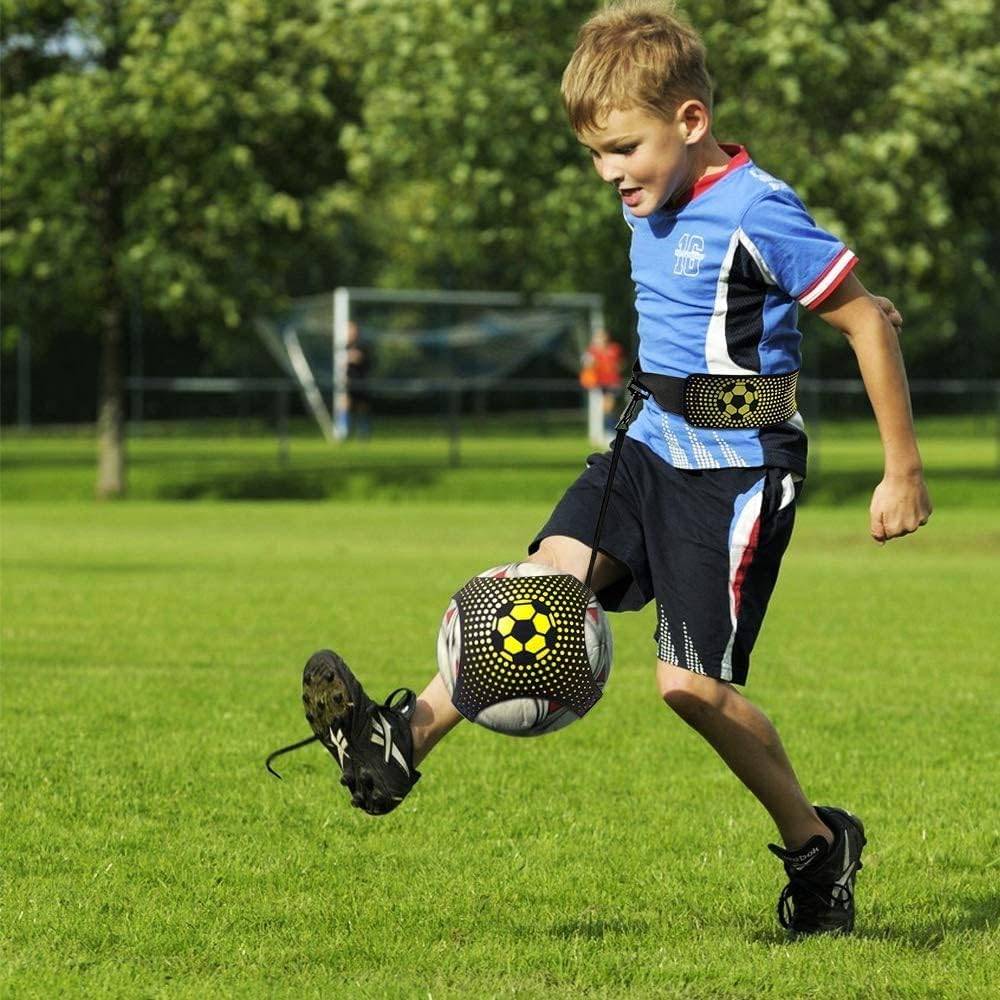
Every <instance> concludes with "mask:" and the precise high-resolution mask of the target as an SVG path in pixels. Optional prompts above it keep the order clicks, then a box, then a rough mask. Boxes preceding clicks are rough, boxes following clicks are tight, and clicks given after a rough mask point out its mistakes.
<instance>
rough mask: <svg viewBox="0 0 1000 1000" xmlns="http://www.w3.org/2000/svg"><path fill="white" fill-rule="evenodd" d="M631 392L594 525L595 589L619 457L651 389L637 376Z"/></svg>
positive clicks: (630, 385)
mask: <svg viewBox="0 0 1000 1000" xmlns="http://www.w3.org/2000/svg"><path fill="white" fill-rule="evenodd" d="M627 389H628V392H629V394H630V396H629V401H628V403H627V404H626V405H625V409H624V410H622V415H621V416H620V417H619V418H618V423H617V424H615V441H614V444H613V445H612V446H611V464H610V465H609V466H608V481H607V483H605V485H604V496H603V497H602V498H601V510H600V513H599V514H598V515H597V524H596V526H595V527H594V541H593V542H592V543H591V546H590V565H589V566H588V567H587V579H586V581H585V583H586V585H587V589H588V590H593V589H594V588H593V587H592V586H591V583H590V581H591V580H592V578H593V576H594V566H595V564H596V563H597V550H598V547H599V545H600V544H601V534H602V533H603V531H604V521H605V518H607V516H608V507H609V506H610V504H611V491H612V488H613V487H614V484H615V472H616V470H617V469H618V459H619V457H620V456H621V453H622V445H624V444H625V435H626V434H627V433H628V429H629V425H630V424H631V423H632V421H633V420H634V419H635V415H636V411H637V410H638V409H639V404H640V402H641V401H642V400H644V399H649V396H650V392H649V390H648V389H647V388H646V387H645V386H643V385H640V384H639V383H638V382H637V381H636V380H635V378H631V379H629V383H628V386H627Z"/></svg>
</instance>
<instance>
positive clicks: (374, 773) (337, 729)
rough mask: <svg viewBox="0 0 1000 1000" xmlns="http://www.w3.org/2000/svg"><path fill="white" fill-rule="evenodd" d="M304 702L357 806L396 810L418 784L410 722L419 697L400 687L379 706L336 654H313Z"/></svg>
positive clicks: (306, 673) (381, 811)
mask: <svg viewBox="0 0 1000 1000" xmlns="http://www.w3.org/2000/svg"><path fill="white" fill-rule="evenodd" d="M302 703H303V705H304V706H305V712H306V720H307V721H308V722H309V725H310V726H312V730H313V733H314V734H315V736H316V738H317V739H318V740H319V741H320V742H321V743H322V744H323V746H325V747H326V749H327V750H329V751H330V753H331V754H332V755H333V759H334V760H335V761H336V762H337V765H338V766H339V767H340V769H341V771H343V772H344V774H343V777H342V778H341V779H340V783H341V784H342V785H345V786H346V787H347V788H348V790H349V791H350V793H351V805H353V806H355V807H357V808H358V809H363V810H364V811H365V812H367V813H371V814H372V815H373V816H380V815H382V814H384V813H388V812H392V810H393V809H395V808H396V806H398V805H399V803H400V802H402V801H403V799H404V798H405V797H406V795H407V793H408V792H409V791H410V789H411V788H412V787H413V786H414V785H415V784H416V783H417V779H418V778H419V777H420V772H419V771H417V770H416V768H414V766H413V736H412V734H411V732H410V720H411V719H412V718H413V712H414V709H415V708H416V704H417V696H416V695H415V694H414V693H413V692H412V691H411V690H409V689H408V688H397V689H396V690H395V691H393V692H392V694H390V695H389V697H388V698H386V700H385V703H384V704H382V705H377V704H375V702H373V701H372V700H371V698H369V697H368V695H367V694H365V690H364V688H363V687H362V686H361V684H360V682H359V681H358V679H357V678H356V677H355V676H354V674H353V673H351V669H350V667H348V666H347V664H346V663H344V661H343V660H342V659H341V658H340V657H339V656H338V655H337V654H336V653H334V652H332V651H331V650H329V649H321V650H320V651H319V652H318V653H313V655H312V656H311V657H310V658H309V662H308V663H306V666H305V670H304V671H303V673H302Z"/></svg>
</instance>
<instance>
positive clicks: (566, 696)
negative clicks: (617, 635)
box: [437, 562, 613, 736]
mask: <svg viewBox="0 0 1000 1000" xmlns="http://www.w3.org/2000/svg"><path fill="white" fill-rule="evenodd" d="M612 651H613V643H612V638H611V629H610V628H609V626H608V620H607V617H606V616H605V614H604V610H603V608H602V607H601V606H600V604H598V603H597V598H596V597H595V596H594V595H593V594H592V593H591V592H590V591H589V590H587V588H586V587H584V585H583V584H582V583H580V581H579V580H577V579H576V578H575V577H572V576H568V575H566V574H564V573H559V572H558V571H557V570H554V569H552V568H551V567H549V566H542V565H540V564H539V563H532V562H519V563H510V564H508V565H506V566H494V567H493V568H492V569H488V570H485V571H484V572H482V573H480V574H479V575H478V576H474V577H473V578H472V579H471V580H469V582H468V583H466V585H465V586H464V587H463V588H462V589H461V590H460V591H459V592H458V593H457V594H455V596H454V597H453V598H452V600H451V603H450V604H449V605H448V610H447V611H446V612H445V615H444V619H443V620H442V622H441V629H440V631H439V633H438V642H437V658H438V671H439V672H440V674H441V677H442V679H443V680H444V682H445V685H446V686H447V688H448V691H449V693H450V694H451V697H452V703H453V704H454V705H455V707H456V708H457V709H458V710H459V711H460V712H461V713H462V715H464V716H465V717H466V718H467V719H470V720H471V721H472V722H475V723H476V724H477V725H480V726H485V727H486V728H487V729H492V730H494V731H495V732H499V733H506V734H507V735H509V736H541V735H542V734H544V733H551V732H555V731H556V730H557V729H562V728H564V727H565V726H568V725H569V724H570V723H571V722H575V721H576V720H577V719H579V718H581V717H582V716H583V715H584V714H585V713H586V712H587V711H588V710H589V709H590V708H592V707H593V705H594V704H595V703H596V702H597V700H598V699H599V698H600V696H601V692H602V691H603V689H604V686H605V684H607V681H608V677H609V676H610V673H611V655H612Z"/></svg>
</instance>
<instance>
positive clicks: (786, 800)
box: [656, 660, 833, 850]
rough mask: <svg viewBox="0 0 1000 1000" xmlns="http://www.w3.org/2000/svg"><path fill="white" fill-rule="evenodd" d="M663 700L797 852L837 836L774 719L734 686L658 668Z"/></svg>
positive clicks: (662, 666) (659, 665)
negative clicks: (708, 746) (803, 783)
mask: <svg viewBox="0 0 1000 1000" xmlns="http://www.w3.org/2000/svg"><path fill="white" fill-rule="evenodd" d="M656 672H657V681H658V683H659V687H660V693H661V695H662V696H663V700H664V701H665V702H666V703H667V704H668V705H669V706H670V707H671V708H672V709H673V710H674V711H675V712H676V713H677V714H678V715H679V716H680V717H681V718H682V719H683V720H684V721H685V722H687V723H688V725H690V726H691V727H692V728H693V729H695V731H697V732H698V733H699V734H700V735H701V736H703V737H704V738H705V739H706V740H707V741H708V742H709V743H710V744H711V745H712V747H714V749H715V751H716V752H717V753H718V754H719V756H720V757H721V758H722V759H723V760H724V761H725V762H726V764H727V765H728V767H729V769H730V770H731V771H732V772H733V773H734V774H735V775H736V777H738V778H739V779H740V781H742V782H743V784H744V785H746V787H747V788H748V789H749V790H750V791H751V792H752V793H753V794H754V796H755V797H756V798H757V799H758V801H759V802H760V803H761V805H762V806H763V807H764V808H765V809H766V810H767V811H768V813H769V814H770V816H771V818H772V819H773V820H774V823H775V825H776V826H777V828H778V832H779V834H780V836H781V838H782V840H783V841H784V844H785V847H786V848H787V849H789V850H795V849H796V848H799V847H802V846H803V845H804V844H806V843H807V842H808V841H809V839H810V838H812V837H814V836H816V835H817V834H818V835H820V836H822V837H823V838H824V839H825V840H826V841H828V842H832V839H833V835H832V833H831V831H830V830H829V828H828V827H827V826H826V824H824V823H823V821H822V820H821V819H820V818H819V816H818V815H817V814H816V810H815V809H814V808H813V806H812V804H811V803H810V802H809V799H808V798H807V797H806V795H805V793H804V792H803V790H802V786H801V785H800V784H799V781H798V778H796V776H795V771H794V769H793V768H792V764H791V761H789V759H788V755H787V754H786V753H785V750H784V747H783V746H782V745H781V738H780V737H779V736H778V732H777V730H776V729H775V728H774V726H773V724H772V723H771V721H770V719H768V718H767V716H766V715H764V713H763V712H762V711H761V710H760V709H759V708H757V706H756V705H754V704H753V703H752V702H751V701H749V700H748V699H747V698H745V697H744V696H743V695H742V694H740V693H739V692H738V691H737V690H736V689H735V688H734V687H733V686H732V685H730V684H726V683H724V682H721V681H717V680H715V679H714V678H712V677H705V676H702V675H701V674H695V673H692V672H691V671H689V670H684V669H683V668H682V667H678V666H675V665H673V664H669V663H664V662H663V661H662V660H660V661H658V662H657V671H656Z"/></svg>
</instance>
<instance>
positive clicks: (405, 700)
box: [264, 688, 417, 781]
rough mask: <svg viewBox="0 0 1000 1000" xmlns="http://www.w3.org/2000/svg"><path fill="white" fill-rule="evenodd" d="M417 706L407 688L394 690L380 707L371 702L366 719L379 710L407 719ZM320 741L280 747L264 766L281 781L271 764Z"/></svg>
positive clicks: (315, 740) (415, 698)
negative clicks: (284, 755) (385, 709)
mask: <svg viewBox="0 0 1000 1000" xmlns="http://www.w3.org/2000/svg"><path fill="white" fill-rule="evenodd" d="M397 695H402V696H403V697H402V698H400V699H398V702H397V703H396V704H393V702H394V701H396V696H397ZM416 704H417V696H416V694H415V693H414V692H413V691H411V690H410V689H409V688H396V690H395V691H393V692H392V693H391V694H390V695H389V697H388V698H386V699H385V701H384V702H383V703H382V704H381V705H376V704H375V702H372V703H371V704H370V705H369V706H368V717H369V718H371V716H372V713H373V712H376V711H378V709H380V708H387V709H389V710H390V711H393V712H399V714H400V715H402V716H404V717H408V716H410V715H412V714H413V709H414V708H415V707H416ZM319 739H320V737H319V736H317V735H316V734H315V733H314V734H313V735H312V736H308V737H306V739H304V740H299V742H298V743H290V744H289V745H288V746H287V747H281V748H280V749H278V750H275V751H274V752H273V753H271V754H268V757H267V760H265V761H264V766H265V767H266V768H267V769H268V771H270V772H271V774H273V775H274V776H275V777H276V778H277V779H278V780H279V781H281V780H282V778H281V775H280V774H278V772H277V771H275V769H274V768H273V767H271V762H272V761H273V760H275V759H276V758H277V757H280V756H281V755H282V754H286V753H291V752H292V751H293V750H301V749H302V747H306V746H309V744H310V743H316V742H317V741H318V740H319Z"/></svg>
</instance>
